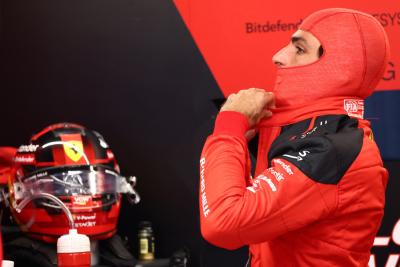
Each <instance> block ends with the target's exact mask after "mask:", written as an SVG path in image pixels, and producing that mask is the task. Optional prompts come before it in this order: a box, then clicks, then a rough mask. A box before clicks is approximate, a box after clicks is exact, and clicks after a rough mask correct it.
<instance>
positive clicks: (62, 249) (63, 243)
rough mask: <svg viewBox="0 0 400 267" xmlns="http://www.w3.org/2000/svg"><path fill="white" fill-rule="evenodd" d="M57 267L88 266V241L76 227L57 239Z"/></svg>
mask: <svg viewBox="0 0 400 267" xmlns="http://www.w3.org/2000/svg"><path fill="white" fill-rule="evenodd" d="M57 263H58V267H90V241H89V237H87V236H86V235H81V234H78V232H77V230H76V229H70V230H69V233H68V234H66V235H63V236H61V237H60V238H58V240H57Z"/></svg>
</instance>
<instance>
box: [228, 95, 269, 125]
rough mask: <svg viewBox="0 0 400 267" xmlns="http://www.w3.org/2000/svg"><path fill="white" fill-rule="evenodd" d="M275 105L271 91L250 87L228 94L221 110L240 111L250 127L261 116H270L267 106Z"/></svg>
mask: <svg viewBox="0 0 400 267" xmlns="http://www.w3.org/2000/svg"><path fill="white" fill-rule="evenodd" d="M271 107H272V108H273V107H275V97H274V94H273V93H271V92H266V91H265V90H263V89H258V88H250V89H247V90H240V91H239V92H238V93H236V94H231V95H229V97H228V99H227V100H226V102H225V104H224V105H223V106H222V108H221V111H236V112H240V113H242V114H243V115H244V116H246V117H247V119H248V120H249V125H250V128H252V127H253V126H255V125H256V124H257V123H258V122H259V121H260V120H261V119H262V118H265V117H270V116H272V112H271V111H270V110H268V109H269V108H271Z"/></svg>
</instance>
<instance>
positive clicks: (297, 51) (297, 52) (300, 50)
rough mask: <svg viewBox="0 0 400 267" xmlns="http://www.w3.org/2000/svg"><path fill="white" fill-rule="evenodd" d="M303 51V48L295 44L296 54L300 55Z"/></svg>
mask: <svg viewBox="0 0 400 267" xmlns="http://www.w3.org/2000/svg"><path fill="white" fill-rule="evenodd" d="M304 53H305V50H304V49H303V48H301V47H300V46H296V54H298V55H302V54H304Z"/></svg>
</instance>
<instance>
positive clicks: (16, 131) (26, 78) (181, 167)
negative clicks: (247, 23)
mask: <svg viewBox="0 0 400 267" xmlns="http://www.w3.org/2000/svg"><path fill="white" fill-rule="evenodd" d="M0 3H1V6H0V8H1V10H0V11H1V15H0V19H1V20H0V30H1V35H0V47H1V58H0V61H1V80H0V94H1V95H0V96H1V97H0V99H1V110H2V114H3V115H2V122H1V127H0V146H19V145H20V144H23V143H26V142H27V141H28V140H29V138H30V137H31V135H32V134H33V133H35V132H36V131H38V130H40V129H42V128H44V127H45V126H47V125H49V124H52V123H56V122H63V121H68V122H76V123H79V124H82V125H85V126H86V127H88V128H90V129H94V130H97V131H98V132H100V133H101V134H102V135H103V136H104V137H105V139H106V141H107V142H108V143H109V145H110V146H111V148H112V149H113V152H114V154H115V155H116V157H117V159H118V161H119V164H120V166H121V170H122V173H123V174H125V175H135V176H137V178H138V185H137V189H138V191H139V193H140V194H141V197H142V201H141V203H140V204H138V205H137V206H130V205H129V204H128V202H127V201H124V202H123V208H122V210H121V216H120V223H119V232H120V233H121V234H122V235H126V236H127V237H128V238H129V240H130V243H131V244H132V245H133V247H134V246H135V238H136V236H137V227H138V222H139V221H141V220H150V221H151V222H153V226H154V230H155V235H156V251H157V252H156V253H157V257H169V256H170V255H171V254H172V253H173V252H174V251H175V250H177V249H179V248H182V247H184V246H185V247H187V248H188V249H189V250H190V252H191V256H192V258H191V264H190V266H243V265H244V262H245V261H246V253H247V252H246V249H242V250H240V251H235V252H227V251H223V250H220V249H217V248H214V247H212V246H210V245H208V244H206V243H205V241H203V240H202V238H201V236H200V232H199V218H198V200H197V195H198V192H197V190H198V160H199V155H200V152H201V148H202V145H203V142H204V140H205V137H206V136H207V135H208V134H209V133H210V131H211V129H212V124H213V119H214V117H215V114H216V113H217V106H216V105H215V100H217V99H221V98H222V97H223V96H222V94H221V92H220V90H219V88H218V86H217V84H216V82H215V80H214V78H213V77H212V74H211V73H210V71H209V69H208V67H207V65H206V63H205V62H204V60H203V58H202V56H201V54H200V52H199V51H198V49H197V48H196V45H195V43H194V41H193V40H192V38H191V36H190V33H189V32H188V30H187V29H186V27H185V25H184V23H183V21H182V19H181V17H180V16H179V14H178V12H177V10H176V8H175V6H174V4H173V3H172V2H171V1H167V0H145V1H144V0H142V1H139V0H113V1H111V0H84V1H81V0H79V1H78V0H58V1H55V0H35V1H32V0H30V1H28V0H26V1H16V0H1V2H0ZM396 93H398V92H395V93H394V94H396ZM379 94H382V93H378V94H377V96H374V97H373V98H372V100H370V101H369V103H367V104H368V105H369V106H370V107H372V108H371V109H372V113H370V114H369V115H370V116H371V117H374V116H375V117H374V119H375V122H373V123H374V124H375V125H378V127H383V125H384V122H383V121H382V120H380V119H379V118H381V117H382V116H383V115H384V114H378V113H379V110H380V109H379V108H380V105H378V104H377V103H381V102H380V101H381V99H379V97H380V96H379ZM396 96H397V97H398V96H399V95H398V94H396ZM395 103H396V102H393V103H392V105H393V106H394V107H395V105H396V104H395ZM397 103H398V102H397ZM376 114H378V115H376ZM376 116H378V117H376ZM397 123H398V122H397ZM377 132H378V133H377V140H378V143H380V142H381V143H384V140H387V139H386V138H385V134H386V133H384V132H382V131H380V130H379V129H378V130H377ZM380 140H382V141H380ZM388 147H390V145H388ZM392 148H393V146H392ZM387 151H388V153H389V154H388V155H392V154H391V153H393V155H394V156H393V157H392V156H390V157H388V159H391V161H390V162H387V163H386V164H387V166H388V168H389V169H390V170H391V173H392V174H393V175H395V176H397V177H398V176H399V166H398V163H397V162H396V161H393V160H394V159H395V158H396V157H395V155H396V153H398V152H396V151H394V152H392V150H390V149H389V150H387ZM393 175H392V176H393ZM399 187H400V185H399V183H398V182H397V181H396V180H394V179H392V180H391V181H390V184H389V189H390V190H392V191H390V190H389V191H388V194H390V196H389V198H388V203H389V205H388V207H387V209H390V210H389V211H388V212H387V214H386V215H385V216H386V217H385V222H384V223H383V225H384V229H382V230H381V235H390V234H391V231H392V229H393V226H394V223H395V222H396V221H397V219H398V218H399V217H400V216H399V213H398V212H396V211H393V210H395V209H396V208H395V206H396V205H395V202H397V203H398V196H397V192H398V188H399ZM392 196H396V197H397V201H396V199H395V200H392V198H393V197H392ZM391 203H393V204H391ZM379 249H382V248H379ZM383 249H384V250H385V251H383V252H379V251H378V250H377V253H380V254H381V255H379V259H380V261H381V262H385V261H386V258H387V255H388V254H389V252H388V248H383ZM390 249H391V250H392V251H397V247H391V248H390ZM380 251H381V250H380ZM221 264H222V265H221ZM379 266H383V263H382V264H380V265H379Z"/></svg>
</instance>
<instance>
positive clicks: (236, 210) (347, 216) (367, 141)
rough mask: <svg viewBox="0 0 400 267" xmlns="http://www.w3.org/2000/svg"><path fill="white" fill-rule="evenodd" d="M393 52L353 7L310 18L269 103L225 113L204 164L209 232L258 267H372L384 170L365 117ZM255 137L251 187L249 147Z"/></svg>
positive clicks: (242, 98)
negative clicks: (245, 253)
mask: <svg viewBox="0 0 400 267" xmlns="http://www.w3.org/2000/svg"><path fill="white" fill-rule="evenodd" d="M388 54H389V44H388V41H387V37H386V34H385V32H384V30H383V28H382V26H381V25H380V24H379V22H378V21H377V20H376V19H374V18H373V17H372V16H370V15H368V14H365V13H362V12H359V11H355V10H349V9H338V8H334V9H325V10H321V11H318V12H316V13H313V14H312V15H310V16H309V17H307V18H306V19H305V20H304V22H303V23H302V24H301V25H300V28H299V30H298V31H296V32H295V33H294V34H293V36H292V39H291V41H290V43H289V44H288V45H287V46H286V47H284V48H282V49H281V50H280V51H279V52H278V53H277V54H276V55H275V56H274V57H273V61H274V63H275V64H276V65H277V67H278V73H277V78H276V85H275V88H274V91H273V93H271V92H265V91H264V90H261V89H255V88H252V89H248V90H243V91H240V92H238V93H237V94H232V95H230V96H229V97H228V99H227V102H226V103H225V104H224V106H223V107H222V108H221V112H220V113H219V114H218V117H217V120H216V122H215V128H214V132H213V134H212V135H211V136H210V137H209V138H208V139H207V142H206V144H205V146H204V149H203V153H202V156H201V160H200V217H201V231H202V234H203V236H204V238H205V239H206V240H208V241H209V242H211V243H212V244H214V245H217V246H220V247H223V248H227V249H235V248H238V247H241V246H243V245H249V247H250V256H251V266H252V267H257V266H268V267H271V266H279V267H285V266H318V267H321V266H345V267H351V266H367V264H368V260H369V255H370V249H371V246H372V244H373V241H374V237H375V235H376V232H377V231H378V228H379V225H380V222H381V219H382V216H383V209H384V203H385V187H386V183H387V176H388V175H387V171H386V170H385V168H384V167H383V164H382V160H381V157H380V154H379V150H378V148H377V146H376V144H375V142H374V141H373V138H372V132H371V129H370V126H369V122H368V121H366V120H364V119H363V113H364V105H363V103H364V102H363V100H364V99H365V98H366V97H367V96H369V95H370V94H371V93H372V92H373V90H374V88H375V86H376V85H377V83H378V81H379V80H380V78H381V77H382V74H383V72H384V69H385V66H386V64H387V60H388ZM254 129H256V130H258V132H259V140H260V141H259V146H258V155H257V164H256V171H255V178H254V179H253V178H252V177H251V175H250V159H249V152H248V147H247V138H246V137H248V136H249V133H250V132H251V131H254Z"/></svg>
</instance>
